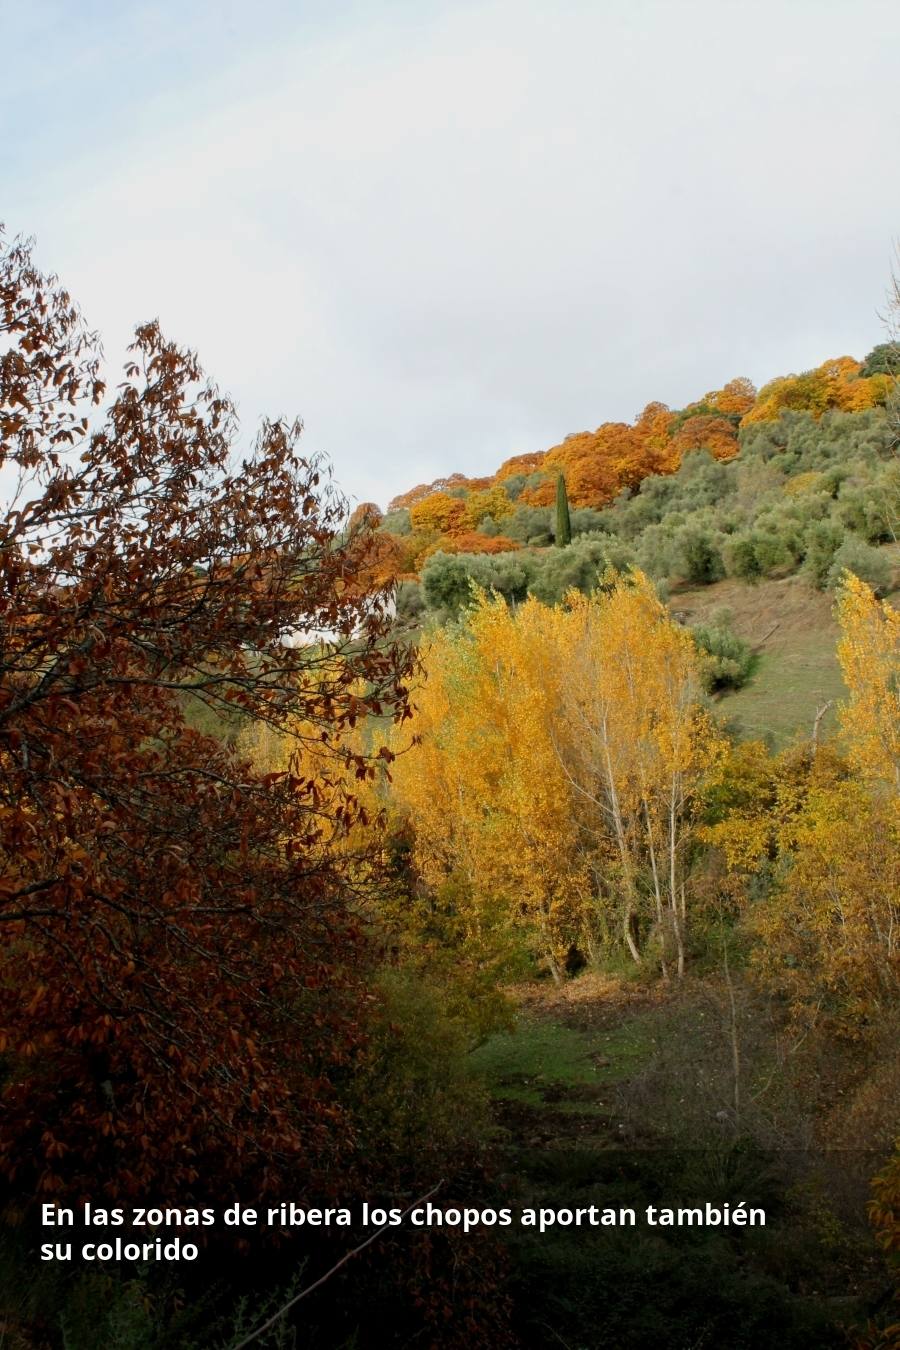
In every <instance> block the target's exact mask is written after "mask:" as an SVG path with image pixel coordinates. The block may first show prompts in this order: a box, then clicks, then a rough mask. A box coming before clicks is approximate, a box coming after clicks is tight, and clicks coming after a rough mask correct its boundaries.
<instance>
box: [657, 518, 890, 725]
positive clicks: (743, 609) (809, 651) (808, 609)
mask: <svg viewBox="0 0 900 1350" xmlns="http://www.w3.org/2000/svg"><path fill="white" fill-rule="evenodd" d="M884 553H885V556H886V557H887V558H888V559H889V560H890V561H891V562H892V564H893V567H894V574H893V585H892V586H891V591H890V594H891V598H892V599H894V601H895V602H896V598H897V594H898V591H897V582H898V579H900V548H898V547H897V545H890V546H887V547H886V548H885V549H884ZM669 603H670V608H671V610H672V612H673V613H674V614H675V615H677V616H678V618H680V619H681V620H682V621H683V622H684V623H687V624H689V625H691V626H693V625H695V624H698V623H706V622H708V621H709V620H710V619H711V618H712V617H713V616H714V615H716V613H717V612H720V611H721V610H722V609H727V610H728V611H729V612H730V614H731V626H732V628H733V630H734V632H735V633H736V634H737V635H738V636H739V637H741V638H743V639H744V640H745V641H746V642H747V643H748V645H749V646H750V647H751V649H752V650H753V653H754V656H755V661H754V665H753V668H752V673H751V675H750V678H749V679H748V681H747V683H746V684H745V685H744V686H743V687H742V688H741V689H734V690H727V691H725V692H723V693H722V695H721V696H720V697H719V698H718V699H717V706H718V708H719V710H720V711H721V712H722V713H723V714H724V715H725V716H726V717H727V718H728V721H729V725H730V726H731V727H732V729H733V730H734V731H735V732H736V733H737V734H738V735H739V736H740V737H742V738H745V739H752V740H756V739H763V740H766V739H769V740H771V742H772V744H773V746H774V747H775V748H777V749H780V748H781V747H783V746H784V745H785V744H787V743H788V742H789V741H790V740H791V739H792V738H793V737H794V736H795V735H796V734H798V733H805V734H809V733H810V732H811V731H812V726H813V722H814V719H815V716H816V713H817V711H818V709H819V708H821V707H822V706H823V705H825V704H830V705H831V706H830V707H829V709H828V711H827V712H826V713H825V714H824V716H823V717H822V721H821V724H820V726H821V732H822V734H823V735H824V734H827V733H828V732H829V731H831V730H833V729H834V727H835V725H836V717H835V709H836V705H837V703H838V702H839V701H840V700H842V699H845V698H846V697H847V690H846V687H845V685H844V682H843V679H842V678H841V671H840V667H839V665H838V660H837V654H836V646H837V640H838V625H837V620H836V618H835V614H834V605H833V600H832V597H831V596H830V595H829V594H824V593H822V592H819V591H815V590H813V589H812V588H811V587H810V586H808V585H807V584H806V583H805V582H804V581H803V580H802V579H801V578H798V577H783V578H781V579H779V580H775V581H762V582H760V583H759V584H758V585H756V586H747V585H744V584H743V583H742V582H739V581H735V580H731V579H728V580H724V581H719V582H716V583H714V584H713V585H711V586H703V587H699V586H698V587H691V588H685V589H683V590H680V591H678V592H677V593H676V594H673V595H672V597H671V599H670V602H669Z"/></svg>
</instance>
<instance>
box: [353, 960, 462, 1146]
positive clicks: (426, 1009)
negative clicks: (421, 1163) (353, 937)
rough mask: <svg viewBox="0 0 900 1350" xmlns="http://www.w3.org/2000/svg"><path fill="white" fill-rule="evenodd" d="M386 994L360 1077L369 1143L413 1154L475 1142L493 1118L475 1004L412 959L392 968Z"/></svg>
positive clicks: (357, 1084)
mask: <svg viewBox="0 0 900 1350" xmlns="http://www.w3.org/2000/svg"><path fill="white" fill-rule="evenodd" d="M378 995H379V999H380V1003H379V1016H378V1018H377V1019H376V1028H375V1033H374V1035H373V1038H372V1040H371V1042H370V1044H369V1047H368V1050H367V1052H366V1056H365V1058H364V1059H363V1061H362V1062H361V1063H360V1064H359V1065H358V1067H357V1070H356V1072H355V1074H354V1077H353V1084H352V1095H353V1101H354V1104H355V1116H356V1119H357V1123H358V1128H359V1130H360V1132H361V1136H362V1142H363V1145H364V1147H365V1146H366V1141H368V1144H369V1146H371V1147H373V1148H376V1149H377V1150H379V1152H380V1151H382V1150H389V1151H392V1152H393V1151H396V1152H397V1153H398V1154H399V1155H401V1156H403V1157H410V1158H411V1157H417V1158H422V1156H423V1155H428V1154H431V1155H435V1156H437V1157H438V1158H446V1157H447V1156H448V1155H449V1154H455V1153H458V1152H460V1151H465V1150H467V1149H468V1148H470V1147H471V1145H472V1143H473V1142H474V1141H476V1140H477V1139H478V1137H479V1135H480V1134H481V1133H482V1131H483V1129H484V1126H485V1099H484V1094H483V1092H482V1089H481V1087H480V1084H479V1082H478V1079H477V1078H476V1077H475V1076H474V1074H473V1073H472V1068H471V1065H470V1062H469V1053H470V1051H471V1050H472V1046H473V1040H474V1036H473V1027H472V1024H471V1021H470V1017H469V1014H468V1011H467V1009H466V1008H465V1007H464V1006H460V1005H459V1004H456V1006H454V1003H453V1000H452V999H450V1000H448V996H447V995H448V990H447V989H446V987H445V986H444V985H443V983H442V982H441V981H439V980H436V979H434V978H433V977H429V976H428V975H426V974H425V973H424V972H423V971H422V970H415V969H411V968H409V967H396V968H390V967H389V968H387V969H386V970H385V971H384V972H383V973H382V975H381V978H380V980H379V984H378Z"/></svg>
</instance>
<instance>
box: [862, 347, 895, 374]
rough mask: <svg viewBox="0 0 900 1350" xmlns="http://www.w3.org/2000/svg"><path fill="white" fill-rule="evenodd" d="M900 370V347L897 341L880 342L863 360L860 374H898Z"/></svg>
mask: <svg viewBox="0 0 900 1350" xmlns="http://www.w3.org/2000/svg"><path fill="white" fill-rule="evenodd" d="M898 371H900V347H898V345H897V343H896V342H879V344H878V346H877V347H873V348H872V350H871V351H870V352H869V355H868V356H867V357H866V359H865V361H863V364H862V369H861V370H860V372H859V373H860V375H862V376H867V375H896V374H897V373H898Z"/></svg>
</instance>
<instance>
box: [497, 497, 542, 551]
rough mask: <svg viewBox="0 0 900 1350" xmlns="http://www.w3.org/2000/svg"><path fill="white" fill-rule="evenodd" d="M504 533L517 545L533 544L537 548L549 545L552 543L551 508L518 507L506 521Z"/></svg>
mask: <svg viewBox="0 0 900 1350" xmlns="http://www.w3.org/2000/svg"><path fill="white" fill-rule="evenodd" d="M503 533H504V534H505V535H506V537H507V539H514V540H515V542H516V543H517V544H532V545H534V546H535V547H542V546H543V545H545V544H549V543H550V542H551V541H552V526H551V513H550V507H549V506H517V507H516V509H515V511H514V512H513V514H512V515H511V516H510V517H509V518H508V519H507V520H504V522H503Z"/></svg>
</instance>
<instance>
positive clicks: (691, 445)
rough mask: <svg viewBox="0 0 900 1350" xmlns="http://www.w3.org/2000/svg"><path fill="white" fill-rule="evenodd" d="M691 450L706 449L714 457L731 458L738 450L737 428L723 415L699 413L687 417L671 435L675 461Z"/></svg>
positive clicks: (678, 460)
mask: <svg viewBox="0 0 900 1350" xmlns="http://www.w3.org/2000/svg"><path fill="white" fill-rule="evenodd" d="M691 450H708V451H709V453H710V454H711V455H712V456H713V458H714V459H733V457H734V456H735V455H736V454H737V452H738V439H737V429H736V427H735V426H734V425H733V423H732V422H730V421H728V419H727V418H725V417H716V416H715V415H714V414H713V415H710V414H701V415H700V416H698V417H689V418H688V419H687V421H686V422H683V423H682V424H681V426H680V427H679V428H678V431H677V432H676V433H675V435H674V436H673V437H672V452H673V455H674V456H675V457H676V462H677V463H678V464H680V463H681V460H682V459H683V458H684V456H685V455H686V454H688V452H689V451H691Z"/></svg>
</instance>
